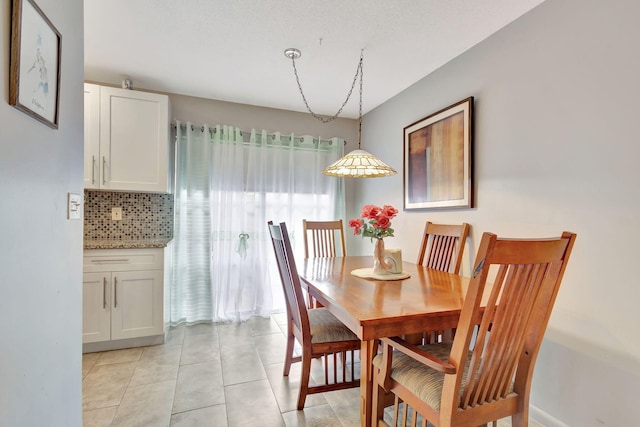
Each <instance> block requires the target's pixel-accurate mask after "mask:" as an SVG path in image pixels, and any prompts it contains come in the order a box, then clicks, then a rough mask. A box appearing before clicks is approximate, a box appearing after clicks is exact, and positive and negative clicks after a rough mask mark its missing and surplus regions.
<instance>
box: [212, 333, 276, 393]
mask: <svg viewBox="0 0 640 427" xmlns="http://www.w3.org/2000/svg"><path fill="white" fill-rule="evenodd" d="M220 357H221V361H222V377H223V379H224V385H225V386H228V385H232V384H239V383H244V382H248V381H256V380H263V379H266V378H267V375H266V373H265V371H264V366H263V365H262V362H261V361H260V357H259V356H258V352H257V351H256V347H255V345H253V341H252V340H251V342H246V343H245V344H244V345H242V346H237V347H235V348H234V349H233V351H232V350H230V349H225V350H222V351H221V353H220Z"/></svg>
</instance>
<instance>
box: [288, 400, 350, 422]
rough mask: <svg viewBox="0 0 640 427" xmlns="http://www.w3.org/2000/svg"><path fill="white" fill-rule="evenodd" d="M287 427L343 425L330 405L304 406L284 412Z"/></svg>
mask: <svg viewBox="0 0 640 427" xmlns="http://www.w3.org/2000/svg"><path fill="white" fill-rule="evenodd" d="M282 418H283V419H284V422H285V425H286V426H287V427H328V426H342V424H341V423H340V420H339V419H338V417H337V416H336V414H335V413H334V412H333V410H332V409H331V407H330V406H329V405H322V406H313V407H310V408H304V410H302V411H291V412H285V413H283V414H282Z"/></svg>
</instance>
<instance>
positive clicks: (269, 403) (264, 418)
mask: <svg viewBox="0 0 640 427" xmlns="http://www.w3.org/2000/svg"><path fill="white" fill-rule="evenodd" d="M224 391H225V399H226V402H227V403H226V405H227V420H228V421H229V427H245V426H260V427H284V426H285V424H284V420H283V419H282V414H281V413H280V408H279V407H278V403H277V402H276V399H275V397H274V396H273V393H272V392H271V386H270V385H269V382H268V381H267V380H261V381H251V382H247V383H242V384H235V385H231V386H228V387H225V389H224Z"/></svg>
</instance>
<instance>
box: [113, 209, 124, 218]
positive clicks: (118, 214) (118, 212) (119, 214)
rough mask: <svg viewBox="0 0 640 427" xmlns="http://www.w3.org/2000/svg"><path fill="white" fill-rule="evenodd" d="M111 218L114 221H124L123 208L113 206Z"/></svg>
mask: <svg viewBox="0 0 640 427" xmlns="http://www.w3.org/2000/svg"><path fill="white" fill-rule="evenodd" d="M111 219H112V220H114V221H122V208H111Z"/></svg>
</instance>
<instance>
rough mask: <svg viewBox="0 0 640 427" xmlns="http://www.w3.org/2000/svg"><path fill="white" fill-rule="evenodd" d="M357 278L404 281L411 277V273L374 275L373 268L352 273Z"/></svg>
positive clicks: (360, 269)
mask: <svg viewBox="0 0 640 427" xmlns="http://www.w3.org/2000/svg"><path fill="white" fill-rule="evenodd" d="M351 274H353V275H354V276H356V277H362V278H363V279H376V280H402V279H406V278H408V277H411V275H410V274H409V273H405V272H404V271H403V272H402V273H388V274H373V268H358V269H357V270H353V271H352V272H351Z"/></svg>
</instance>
